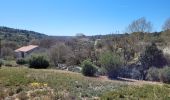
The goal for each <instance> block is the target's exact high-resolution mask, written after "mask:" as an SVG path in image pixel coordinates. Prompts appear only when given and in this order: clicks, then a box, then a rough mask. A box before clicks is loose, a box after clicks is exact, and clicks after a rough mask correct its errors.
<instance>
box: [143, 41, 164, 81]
mask: <svg viewBox="0 0 170 100" xmlns="http://www.w3.org/2000/svg"><path fill="white" fill-rule="evenodd" d="M140 62H141V65H142V70H141V74H142V76H143V79H144V80H145V78H146V74H147V70H148V69H149V68H150V67H157V68H161V67H163V66H165V65H166V59H165V58H164V55H163V52H162V51H161V50H159V49H158V48H157V46H156V44H155V43H152V44H151V45H149V46H147V47H146V49H145V51H144V52H143V53H142V54H141V57H140Z"/></svg>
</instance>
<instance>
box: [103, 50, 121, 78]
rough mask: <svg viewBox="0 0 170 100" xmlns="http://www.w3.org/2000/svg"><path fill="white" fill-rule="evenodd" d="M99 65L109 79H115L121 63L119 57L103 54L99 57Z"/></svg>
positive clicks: (108, 53)
mask: <svg viewBox="0 0 170 100" xmlns="http://www.w3.org/2000/svg"><path fill="white" fill-rule="evenodd" d="M100 64H101V66H102V68H103V70H104V72H105V73H106V74H107V75H108V77H109V78H117V76H118V74H119V70H120V69H121V67H122V64H123V62H122V59H121V57H120V56H119V55H116V54H112V53H111V52H105V53H103V54H102V55H101V56H100Z"/></svg>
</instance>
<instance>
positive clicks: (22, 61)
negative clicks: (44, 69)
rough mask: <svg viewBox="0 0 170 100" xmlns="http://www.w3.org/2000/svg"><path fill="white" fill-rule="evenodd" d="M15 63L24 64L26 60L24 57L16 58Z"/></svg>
mask: <svg viewBox="0 0 170 100" xmlns="http://www.w3.org/2000/svg"><path fill="white" fill-rule="evenodd" d="M16 63H17V64H19V65H24V64H26V63H27V61H26V60H25V59H17V61H16Z"/></svg>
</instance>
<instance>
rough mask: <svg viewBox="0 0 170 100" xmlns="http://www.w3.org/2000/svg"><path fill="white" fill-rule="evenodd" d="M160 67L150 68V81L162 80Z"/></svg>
mask: <svg viewBox="0 0 170 100" xmlns="http://www.w3.org/2000/svg"><path fill="white" fill-rule="evenodd" d="M159 75H160V69H157V68H155V67H151V68H150V69H149V70H148V73H147V76H146V79H147V80H149V81H160V76H159Z"/></svg>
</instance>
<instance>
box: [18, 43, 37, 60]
mask: <svg viewBox="0 0 170 100" xmlns="http://www.w3.org/2000/svg"><path fill="white" fill-rule="evenodd" d="M38 49H39V47H38V46H37V45H28V46H23V47H21V48H18V49H16V50H15V55H16V58H25V57H26V56H28V55H30V54H31V53H33V52H35V51H37V50H38Z"/></svg>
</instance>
